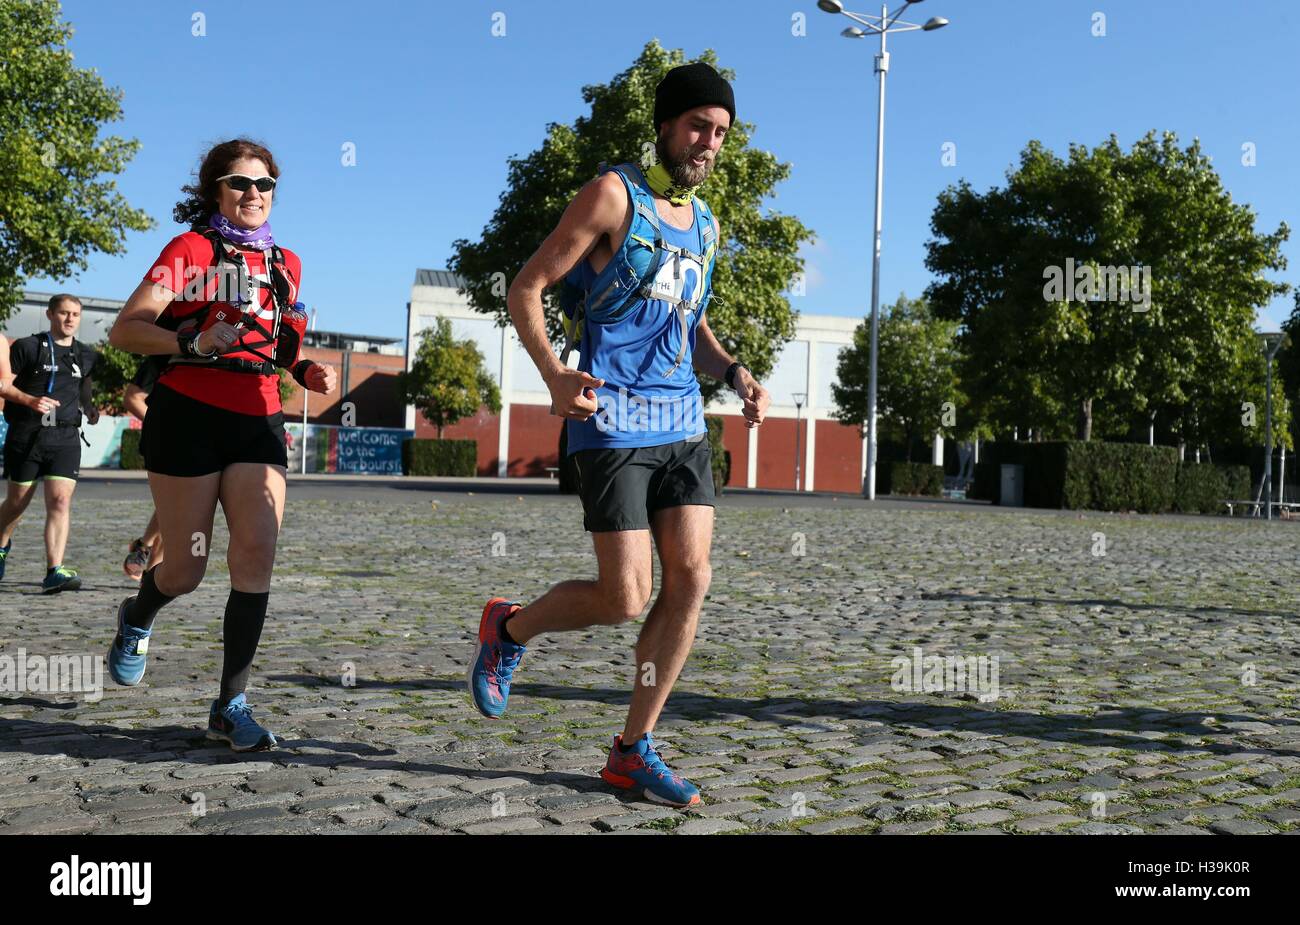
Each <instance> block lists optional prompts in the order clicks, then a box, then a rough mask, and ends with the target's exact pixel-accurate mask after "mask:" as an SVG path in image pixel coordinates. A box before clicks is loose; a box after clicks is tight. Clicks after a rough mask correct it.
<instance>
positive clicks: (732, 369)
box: [723, 363, 749, 389]
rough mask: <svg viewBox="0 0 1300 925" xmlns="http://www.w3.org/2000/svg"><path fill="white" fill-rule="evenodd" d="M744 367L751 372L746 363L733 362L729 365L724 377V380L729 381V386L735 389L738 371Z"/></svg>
mask: <svg viewBox="0 0 1300 925" xmlns="http://www.w3.org/2000/svg"><path fill="white" fill-rule="evenodd" d="M742 369H743V370H744V371H745V372H749V367H748V366H746V365H745V364H744V363H732V364H731V365H730V366H728V367H727V375H726V376H724V377H723V379H724V381H725V382H726V383H727V388H729V389H734V388H735V387H736V373H737V372H738V371H739V370H742Z"/></svg>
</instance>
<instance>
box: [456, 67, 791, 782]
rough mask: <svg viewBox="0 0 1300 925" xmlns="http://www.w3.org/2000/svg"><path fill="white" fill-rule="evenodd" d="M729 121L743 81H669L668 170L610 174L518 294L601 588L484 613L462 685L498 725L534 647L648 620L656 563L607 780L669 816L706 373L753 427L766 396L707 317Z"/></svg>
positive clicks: (692, 598) (575, 585)
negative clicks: (550, 292) (570, 358)
mask: <svg viewBox="0 0 1300 925" xmlns="http://www.w3.org/2000/svg"><path fill="white" fill-rule="evenodd" d="M735 116H736V106H735V99H734V96H733V94H732V90H731V86H730V85H729V84H728V83H727V82H726V80H724V79H723V78H722V77H721V76H720V75H719V74H718V73H717V72H716V71H715V70H713V68H711V67H709V65H707V64H704V63H695V64H688V65H684V66H682V67H677V68H674V69H673V70H671V71H669V72H668V74H667V75H666V76H665V77H664V79H663V80H662V81H661V82H660V84H659V86H658V87H657V88H656V91H655V111H654V121H655V128H656V130H657V132H658V142H657V151H658V155H659V162H658V163H657V164H655V165H654V166H653V167H651V168H650V169H648V170H645V171H643V170H641V168H639V167H638V166H636V165H634V164H623V165H620V166H618V167H615V168H613V169H608V170H606V169H602V172H601V174H600V176H598V177H597V178H596V179H595V180H592V181H591V182H590V183H588V184H587V185H586V186H584V187H583V188H582V190H581V191H580V192H579V193H578V195H577V196H576V197H575V198H574V200H573V201H572V202H571V203H570V204H569V207H568V208H567V209H566V211H565V213H564V216H563V217H562V218H561V219H560V224H559V225H558V226H557V227H556V228H555V230H554V231H552V232H551V234H550V235H549V236H548V237H547V238H546V240H545V241H544V242H543V243H542V246H541V247H540V248H539V249H538V251H537V253H535V254H533V256H532V258H531V259H529V261H528V263H527V264H525V266H524V268H523V269H522V270H520V272H519V275H518V276H517V277H515V280H514V283H513V284H512V285H511V287H510V292H509V296H508V303H509V308H510V317H511V319H512V320H513V321H514V324H515V328H516V330H517V331H518V334H519V339H520V342H521V343H522V344H523V345H524V347H525V349H527V350H528V354H529V356H531V357H532V360H533V362H534V363H535V364H536V365H537V369H538V371H539V372H540V373H541V374H542V378H543V379H544V380H545V381H546V384H547V387H548V389H549V390H550V393H551V400H552V413H554V414H557V415H560V416H562V417H564V418H566V419H567V424H566V426H567V427H568V429H569V430H568V451H569V453H571V454H573V455H574V456H575V457H576V461H577V465H578V471H579V486H580V488H579V493H580V494H581V497H582V505H583V512H584V519H583V523H584V526H585V527H586V529H587V530H589V531H590V532H591V534H592V540H593V543H594V545H595V551H596V560H597V565H598V577H597V578H596V579H595V580H594V581H586V580H574V581H565V582H561V583H560V584H558V585H556V586H554V587H553V588H551V589H550V590H549V591H547V592H546V593H545V594H544V595H542V596H541V597H540V598H538V599H537V600H536V601H534V602H532V603H531V604H529V605H528V606H527V607H523V606H521V605H520V604H519V602H517V601H510V600H507V599H505V598H493V599H492V600H490V601H488V603H487V606H486V607H484V609H483V615H482V617H481V619H480V623H479V637H478V646H477V649H476V651H475V653H474V659H473V661H472V663H471V666H470V672H469V679H468V683H469V688H470V693H471V697H472V698H473V701H474V704H475V706H476V707H477V708H478V709H479V711H480V712H482V713H483V714H484V715H485V716H488V717H493V718H495V717H499V716H501V715H502V714H503V713H504V712H505V709H506V702H507V699H508V697H509V694H510V681H511V678H512V676H513V673H514V670H515V668H516V667H517V666H518V665H519V662H520V659H521V658H522V656H523V652H524V646H525V644H526V643H528V641H529V640H531V639H532V638H533V637H534V636H537V635H539V634H542V633H548V632H562V631H566V630H578V629H583V628H585V627H588V626H593V625H597V624H616V623H623V622H626V621H629V620H634V619H636V618H637V617H639V616H640V615H641V613H642V612H643V610H644V609H645V606H646V604H647V603H648V602H649V600H650V594H651V590H652V577H653V561H652V556H653V555H654V553H655V551H656V550H657V552H658V555H659V560H660V564H661V572H662V581H661V587H660V589H659V594H658V597H657V598H656V599H655V602H654V606H652V607H651V608H650V613H649V615H648V616H647V617H646V620H645V624H644V626H643V627H642V630H641V634H640V638H639V639H638V640H637V645H636V664H637V669H636V681H635V682H634V683H635V686H634V688H633V692H632V703H631V706H630V708H629V710H628V716H627V722H626V725H625V726H624V727H623V732H622V734H621V735H618V736H615V738H614V744H613V747H612V748H611V750H610V754H609V759H608V761H607V763H606V765H605V767H604V769H602V771H601V776H602V777H603V778H604V779H605V780H606V781H607V782H608V783H610V784H612V785H613V786H616V787H620V788H623V789H635V790H639V791H641V792H642V793H643V794H644V795H645V796H646V797H647V798H648V799H650V800H654V801H656V802H659V803H665V804H668V805H673V806H689V805H693V804H695V803H698V802H699V800H700V796H699V790H698V789H697V788H696V787H695V786H694V785H692V784H691V783H690V782H689V781H687V780H685V779H684V778H682V777H681V776H680V775H679V774H676V773H674V772H673V771H671V770H670V769H669V768H668V767H667V766H666V765H665V764H664V762H663V760H662V758H660V756H659V754H658V752H657V751H656V750H655V746H654V740H653V738H652V735H651V733H652V732H653V729H654V725H655V722H656V721H657V720H658V718H659V713H660V711H661V710H662V709H663V706H664V703H665V701H666V700H667V699H668V694H669V692H670V691H671V690H672V687H673V684H674V683H675V682H676V680H677V676H678V674H679V673H680V672H681V669H682V665H683V664H684V663H685V661H686V657H687V655H688V654H689V653H690V650H691V645H692V643H693V642H694V639H695V631H696V625H697V622H698V619H699V612H700V605H701V603H702V602H703V600H704V595H705V592H706V591H707V590H708V588H709V580H710V575H711V571H710V565H709V548H710V545H711V543H712V539H713V500H714V485H713V474H712V470H711V467H710V451H709V443H708V440H707V439H705V427H704V417H703V403H702V401H701V398H700V386H699V381H698V380H697V379H696V372H697V371H698V372H700V373H703V374H705V375H708V376H713V377H714V378H716V379H722V380H725V381H726V383H727V385H728V386H729V387H731V388H733V389H734V390H735V391H736V393H737V395H738V396H739V397H740V399H741V401H742V403H743V406H744V408H743V410H744V416H745V422H746V425H747V426H749V427H756V426H758V425H760V424H761V423H762V422H763V418H764V415H765V414H766V412H767V407H768V405H769V404H770V401H771V399H770V396H769V395H768V393H767V391H766V390H765V389H764V388H763V387H762V386H761V385H759V384H758V382H757V381H756V380H755V379H754V378H753V376H751V375H750V373H749V370H748V369H746V368H745V367H744V366H743V365H741V364H740V363H737V362H736V361H735V360H734V359H733V358H732V357H731V356H730V355H728V354H727V352H726V351H725V350H724V349H723V348H722V346H721V345H720V344H719V343H718V340H717V338H716V337H715V336H714V335H713V333H712V332H711V331H710V330H709V325H708V322H707V321H706V319H705V317H704V315H705V310H706V308H707V306H708V301H709V297H710V294H711V293H710V280H711V276H712V264H713V258H714V256H715V254H716V250H717V246H718V242H719V240H720V232H719V228H718V224H717V221H716V220H715V219H714V218H713V215H712V212H710V211H709V209H708V207H707V206H706V205H705V204H704V203H703V202H701V201H700V200H699V199H698V198H697V197H696V196H695V190H696V188H697V187H698V186H699V185H700V184H701V183H703V182H704V180H705V179H706V178H707V177H708V176H709V173H710V172H711V171H712V169H713V165H714V159H715V158H716V157H717V156H718V153H719V151H720V150H721V148H722V143H723V139H724V138H725V136H726V134H727V131H728V129H729V128H730V127H731V124H732V122H733V121H734V120H735ZM566 278H567V279H568V280H569V281H570V282H572V283H574V285H575V288H576V289H577V290H578V291H580V293H581V297H580V299H579V300H578V301H579V303H580V305H579V310H578V312H579V313H578V315H577V317H576V318H575V319H574V321H575V325H574V333H573V334H571V336H570V343H569V345H568V346H567V347H566V350H565V355H566V359H567V354H568V352H569V349H571V348H572V347H573V346H574V345H575V342H576V345H577V346H578V348H579V351H580V352H579V361H578V368H577V369H573V368H571V367H569V366H568V365H566V364H565V363H564V362H562V361H561V359H560V358H558V357H557V356H556V355H555V353H554V351H553V350H552V349H551V344H550V341H549V338H548V337H547V334H546V324H545V318H544V313H543V306H542V294H543V292H544V291H545V290H546V289H547V288H548V287H550V286H553V285H555V284H556V283H558V282H560V280H561V279H566ZM578 322H580V327H579V326H578ZM566 329H567V325H566ZM652 543H653V546H652Z"/></svg>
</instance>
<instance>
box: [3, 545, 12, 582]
mask: <svg viewBox="0 0 1300 925" xmlns="http://www.w3.org/2000/svg"><path fill="white" fill-rule="evenodd" d="M13 544H14V541H13V540H12V539H11V540H9V542H8V543H6V544H5V545H3V546H0V578H4V577H5V560H6V559H8V558H9V547H10V546H12V545H13Z"/></svg>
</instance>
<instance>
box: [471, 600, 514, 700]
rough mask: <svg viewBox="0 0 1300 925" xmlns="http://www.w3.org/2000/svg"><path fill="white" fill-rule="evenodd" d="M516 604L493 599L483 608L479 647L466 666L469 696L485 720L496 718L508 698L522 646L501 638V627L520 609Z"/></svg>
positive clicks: (479, 628) (480, 621) (479, 629)
mask: <svg viewBox="0 0 1300 925" xmlns="http://www.w3.org/2000/svg"><path fill="white" fill-rule="evenodd" d="M520 606H521V605H520V604H519V602H518V601H508V600H506V599H505V598H504V597H494V598H492V600H490V601H488V602H487V606H486V607H484V608H483V616H482V618H481V619H480V620H479V624H478V646H477V647H476V648H475V649H474V658H473V659H472V660H471V661H470V663H469V676H468V678H467V679H466V681H467V683H468V685H469V696H470V698H471V699H472V700H473V701H474V706H475V707H477V708H478V711H479V712H480V713H482V714H483V715H484V716H486V717H487V718H488V719H499V718H500V717H501V714H503V713H505V712H506V702H507V701H508V700H509V699H510V679H511V677H513V676H514V673H515V669H516V668H518V667H519V660H520V659H521V658H523V657H524V647H523V646H521V645H518V644H516V643H513V642H507V641H506V640H504V639H502V638H501V624H502V622H504V621H505V619H506V618H507V617H509V616H510V615H511V614H513V613H514V612H515V611H516V610H518V609H519V608H520Z"/></svg>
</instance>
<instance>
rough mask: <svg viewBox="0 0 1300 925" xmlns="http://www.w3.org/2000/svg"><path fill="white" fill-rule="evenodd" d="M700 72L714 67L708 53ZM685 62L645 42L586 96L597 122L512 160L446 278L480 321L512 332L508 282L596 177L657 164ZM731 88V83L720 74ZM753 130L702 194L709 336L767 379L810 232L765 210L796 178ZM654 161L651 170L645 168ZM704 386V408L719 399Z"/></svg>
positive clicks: (552, 302) (550, 134)
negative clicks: (708, 219)
mask: <svg viewBox="0 0 1300 925" xmlns="http://www.w3.org/2000/svg"><path fill="white" fill-rule="evenodd" d="M694 60H698V61H706V62H708V63H709V64H710V65H712V66H714V67H717V58H716V55H715V54H714V53H713V52H712V51H705V52H704V54H703V55H701V56H700V57H699V58H697V59H694ZM684 63H687V62H686V57H685V55H684V54H683V53H682V52H681V51H680V50H673V51H668V50H666V49H664V48H663V47H662V46H661V45H660V44H659V43H658V42H657V41H653V40H652V41H651V42H649V43H648V44H647V45H646V46H645V48H644V49H642V51H641V54H640V56H639V57H638V58H637V60H636V61H635V62H634V63H633V64H632V66H631V67H629V68H628V69H627V70H625V71H623V72H622V73H621V74H618V75H616V76H615V77H614V78H613V79H612V80H611V81H610V82H609V83H607V84H595V85H591V86H586V87H583V89H582V96H583V100H584V102H586V103H587V104H589V105H590V107H591V111H590V113H589V114H588V115H586V116H580V117H578V118H577V119H576V120H575V121H574V123H573V125H563V124H560V123H555V122H552V123H550V124H549V125H548V126H547V136H546V139H545V141H543V142H542V145H541V147H540V148H538V149H537V150H535V151H533V152H532V153H531V154H529V155H527V156H526V157H519V158H511V159H510V161H509V171H508V179H507V188H506V190H505V191H504V192H503V193H502V194H501V197H500V204H499V205H498V207H497V209H496V212H495V213H494V214H493V216H492V218H491V220H490V221H489V222H488V224H487V226H486V227H485V228H484V229H483V233H482V236H481V238H480V239H479V240H478V241H476V242H470V241H468V240H465V239H461V240H457V241H455V242H454V243H453V244H452V250H453V254H452V257H451V259H450V260H449V261H448V266H449V268H450V269H451V270H452V271H453V272H455V273H458V274H460V275H461V276H462V277H463V278H464V279H465V280H466V288H465V289H463V290H462V292H463V293H464V294H465V295H467V296H468V298H469V301H470V304H471V305H473V307H474V308H475V309H477V310H478V311H481V312H484V313H485V314H490V315H495V316H496V320H497V323H498V324H501V325H503V326H504V325H505V324H507V323H508V322H509V313H508V311H507V308H506V291H507V289H508V283H507V280H509V279H513V278H514V275H515V274H516V273H518V272H519V270H520V268H522V267H523V265H524V263H526V262H527V260H528V258H529V257H531V256H532V254H533V252H534V251H535V250H536V249H537V248H538V246H540V245H541V243H542V240H543V239H544V238H545V237H546V235H547V234H549V233H550V231H551V229H552V228H554V227H555V225H556V224H557V223H558V222H559V220H560V216H561V214H562V213H563V212H564V209H565V207H566V206H567V205H568V203H569V201H570V200H572V198H573V197H574V196H575V195H576V194H577V192H578V190H579V189H581V188H582V186H583V184H584V183H586V182H587V181H589V180H590V179H591V178H592V177H594V176H595V175H596V170H597V167H598V165H599V164H600V163H601V162H606V163H609V164H620V163H624V162H627V161H634V162H644V163H645V164H646V165H649V164H651V163H653V157H654V143H655V131H654V118H653V112H654V90H655V86H656V84H658V82H659V80H660V79H661V78H662V77H663V76H664V74H666V73H667V72H668V71H669V70H670V69H672V68H673V67H676V66H677V65H679V64H684ZM719 73H721V74H722V75H723V76H724V77H726V78H728V79H731V78H732V77H734V74H733V73H732V72H731V71H727V70H724V69H721V68H719ZM753 130H754V126H753V124H752V123H748V122H744V121H737V123H736V124H735V125H733V126H732V127H731V130H730V131H729V132H728V133H727V140H726V142H725V143H724V144H723V146H722V150H721V152H720V154H719V157H718V159H717V164H716V166H715V168H714V170H713V173H712V174H711V175H710V176H709V179H708V180H706V181H705V182H704V185H703V187H702V188H701V190H700V195H701V197H702V198H703V199H704V201H705V202H707V203H708V204H709V207H710V208H711V209H712V210H713V212H714V215H715V216H716V218H717V220H718V225H719V227H720V229H721V232H722V235H721V240H720V241H719V251H718V256H717V263H716V265H715V267H714V270H713V291H714V297H713V300H712V301H711V302H710V304H709V308H708V315H709V327H710V328H711V329H712V330H713V332H714V334H716V335H717V337H718V340H719V341H720V342H721V343H722V345H723V347H725V348H726V349H727V350H728V351H729V352H730V353H732V354H733V355H734V356H736V357H738V358H740V359H743V360H744V362H745V365H747V366H748V367H749V368H750V369H751V370H752V371H753V373H754V375H755V376H757V377H758V378H760V379H762V378H763V377H764V376H766V375H767V373H769V372H770V371H771V369H772V366H773V365H774V363H775V361H776V357H777V355H778V354H779V353H780V350H781V347H782V346H783V345H784V344H785V343H786V342H787V341H788V340H790V338H791V337H793V336H794V324H795V313H794V312H793V310H792V309H791V307H790V303H789V300H788V299H787V298H786V295H785V292H786V290H787V289H788V288H789V287H790V283H791V280H793V279H794V278H795V277H796V275H797V274H798V273H799V272H801V271H802V269H803V260H802V258H800V257H799V256H798V253H797V252H798V249H799V246H800V244H801V243H802V242H804V241H808V240H811V239H812V238H813V234H812V232H811V231H810V230H809V229H807V228H805V227H804V225H803V224H802V223H801V222H799V220H798V219H796V218H794V217H791V216H787V215H782V214H781V213H779V212H776V211H771V210H769V211H767V212H766V213H765V212H764V211H763V210H762V208H761V206H762V203H763V200H764V199H765V198H767V197H769V196H774V195H775V189H776V185H777V184H778V183H780V182H781V181H782V180H784V179H786V178H787V177H788V176H789V174H790V165H789V164H786V163H781V162H780V161H778V160H777V159H776V156H775V155H773V154H771V153H769V152H767V151H761V150H757V149H753V148H750V147H749V139H750V135H751V133H752V132H753ZM646 158H650V160H645V159H646ZM558 296H559V287H558V286H557V287H555V290H554V291H552V292H549V293H547V295H546V298H545V305H546V311H547V326H548V330H549V332H550V335H551V338H552V340H553V341H554V342H556V343H557V344H558V343H559V342H560V340H561V331H560V321H559V316H560V313H559V302H558ZM721 387H722V386H721V384H720V383H717V382H714V381H712V380H708V379H706V380H703V381H702V382H701V389H702V391H703V394H704V397H705V399H706V400H708V399H709V398H711V397H712V396H713V395H714V394H716V393H717V392H718V390H719V389H720V388H721Z"/></svg>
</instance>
